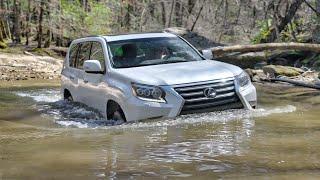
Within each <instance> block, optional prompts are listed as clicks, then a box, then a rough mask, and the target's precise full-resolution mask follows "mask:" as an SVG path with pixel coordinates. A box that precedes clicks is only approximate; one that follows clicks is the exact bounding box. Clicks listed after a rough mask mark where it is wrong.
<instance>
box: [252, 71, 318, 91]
mask: <svg viewBox="0 0 320 180" xmlns="http://www.w3.org/2000/svg"><path fill="white" fill-rule="evenodd" d="M246 72H247V73H248V74H249V76H250V77H251V80H252V81H253V82H258V83H264V82H280V80H284V81H288V82H281V83H286V84H292V85H298V86H305V87H308V86H309V87H310V86H315V87H319V88H320V73H319V72H317V71H314V70H310V69H307V68H296V67H290V66H281V65H265V66H263V67H261V68H257V69H246Z"/></svg>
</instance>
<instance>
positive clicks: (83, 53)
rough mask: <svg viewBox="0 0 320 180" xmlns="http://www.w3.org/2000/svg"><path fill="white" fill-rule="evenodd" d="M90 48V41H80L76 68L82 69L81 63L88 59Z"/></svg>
mask: <svg viewBox="0 0 320 180" xmlns="http://www.w3.org/2000/svg"><path fill="white" fill-rule="evenodd" d="M90 49H91V42H85V43H82V45H81V47H80V51H79V55H78V62H77V68H78V69H83V63H84V61H86V60H90Z"/></svg>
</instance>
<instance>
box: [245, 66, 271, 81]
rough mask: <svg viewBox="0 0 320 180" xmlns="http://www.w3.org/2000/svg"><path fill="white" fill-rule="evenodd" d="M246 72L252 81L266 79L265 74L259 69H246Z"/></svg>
mask: <svg viewBox="0 0 320 180" xmlns="http://www.w3.org/2000/svg"><path fill="white" fill-rule="evenodd" d="M246 72H247V73H248V75H249V76H250V78H251V81H253V82H260V81H263V80H266V79H267V76H266V74H264V72H263V70H261V69H246Z"/></svg>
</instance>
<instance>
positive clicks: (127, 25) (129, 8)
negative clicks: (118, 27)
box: [124, 0, 133, 32]
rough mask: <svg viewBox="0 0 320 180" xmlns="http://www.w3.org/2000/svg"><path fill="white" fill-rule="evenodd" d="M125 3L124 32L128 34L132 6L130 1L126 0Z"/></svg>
mask: <svg viewBox="0 0 320 180" xmlns="http://www.w3.org/2000/svg"><path fill="white" fill-rule="evenodd" d="M126 3H127V4H126V5H127V7H126V10H127V12H126V15H125V17H124V22H125V23H124V26H125V29H126V31H127V32H129V31H130V29H131V13H132V11H133V6H132V2H131V0H128V1H127V2H126Z"/></svg>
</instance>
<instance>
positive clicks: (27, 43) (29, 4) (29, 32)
mask: <svg viewBox="0 0 320 180" xmlns="http://www.w3.org/2000/svg"><path fill="white" fill-rule="evenodd" d="M26 21H27V27H26V45H27V46H28V45H29V38H30V34H31V28H30V21H31V0H28V12H27V15H26Z"/></svg>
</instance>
